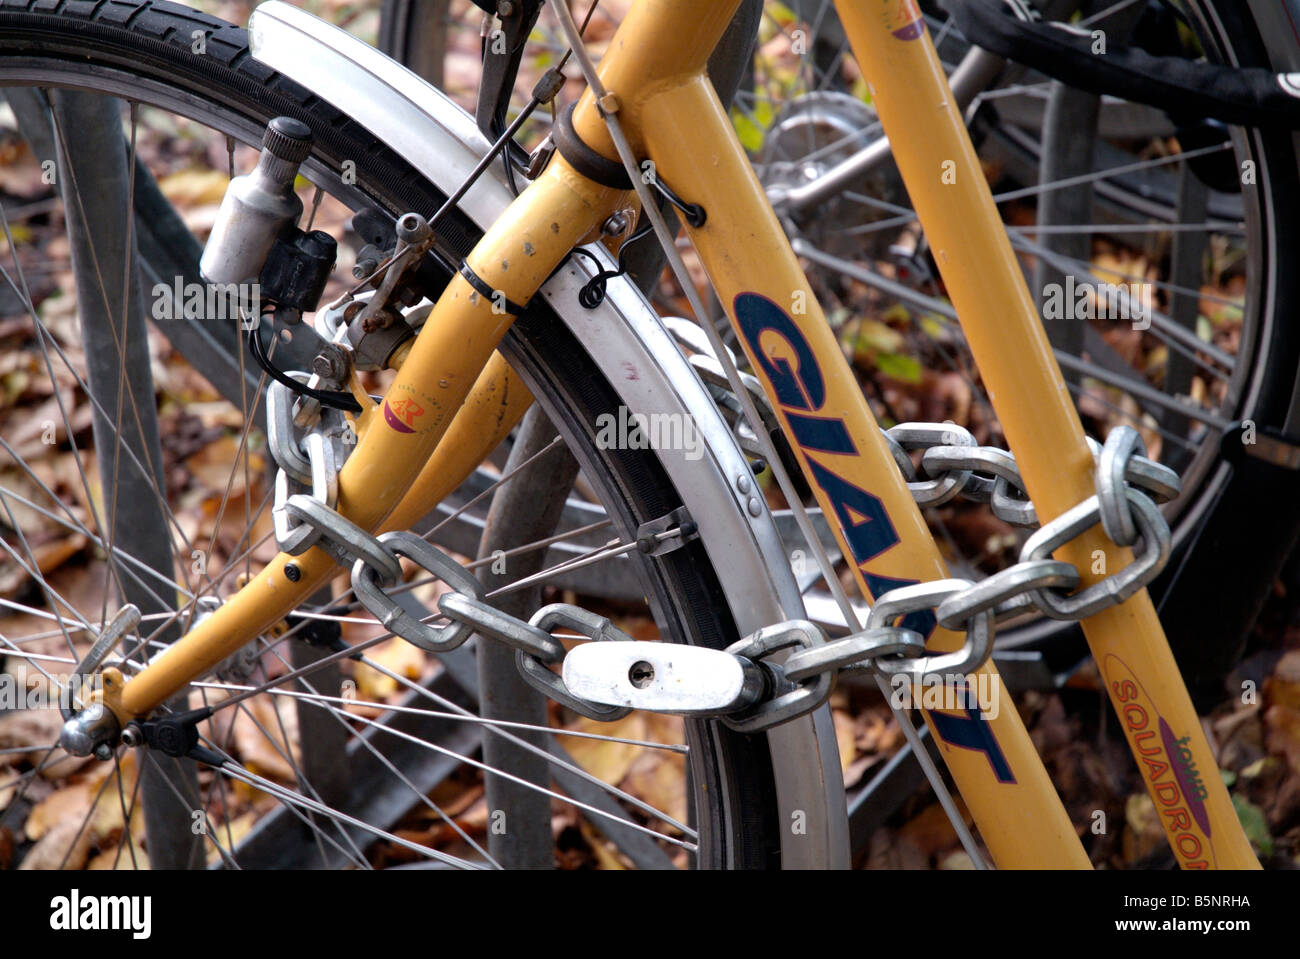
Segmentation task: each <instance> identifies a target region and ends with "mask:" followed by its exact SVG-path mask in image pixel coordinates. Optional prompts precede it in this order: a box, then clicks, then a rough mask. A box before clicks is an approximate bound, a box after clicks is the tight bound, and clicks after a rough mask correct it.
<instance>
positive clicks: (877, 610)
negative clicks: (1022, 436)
mask: <svg viewBox="0 0 1300 959" xmlns="http://www.w3.org/2000/svg"><path fill="white" fill-rule="evenodd" d="M1135 432H1136V431H1132V430H1131V428H1129V427H1120V428H1117V429H1116V430H1113V431H1112V432H1111V435H1110V437H1109V438H1108V439H1107V442H1106V445H1105V446H1104V447H1100V448H1098V449H1096V450H1095V452H1096V456H1097V461H1098V468H1097V489H1098V492H1097V494H1096V495H1094V496H1091V497H1089V498H1088V499H1087V500H1085V501H1084V502H1082V503H1080V504H1079V505H1078V506H1076V507H1074V508H1073V509H1071V510H1068V511H1067V512H1066V513H1064V514H1062V515H1061V516H1059V517H1057V518H1056V519H1055V520H1053V521H1051V522H1050V523H1048V524H1046V525H1045V526H1043V527H1042V528H1041V529H1039V530H1038V532H1036V533H1034V534H1033V535H1032V536H1030V537H1029V539H1028V540H1026V542H1025V544H1024V547H1023V549H1022V550H1021V555H1020V562H1018V563H1016V564H1015V565H1014V566H1011V567H1009V568H1007V569H1004V570H1002V571H1001V572H999V573H996V574H994V575H992V576H989V577H987V578H986V579H984V580H982V581H981V582H979V583H972V582H970V581H969V580H964V579H948V580H940V581H937V582H929V583H918V584H914V585H910V586H904V587H900V588H898V589H894V590H890V591H889V592H887V593H885V594H883V595H882V596H880V597H878V598H877V599H876V602H875V605H874V606H873V607H872V609H871V614H870V616H869V617H868V620H867V623H866V628H865V629H863V630H861V631H859V632H855V633H853V634H852V635H849V636H845V637H842V638H839V639H835V640H828V639H827V637H826V635H825V633H823V632H822V631H821V629H820V628H818V627H817V626H815V625H813V624H812V623H809V622H806V621H804V620H790V621H787V622H782V623H776V624H773V625H771V626H767V627H764V628H763V629H760V630H758V631H757V632H755V633H753V634H752V635H750V636H747V637H745V638H744V639H742V640H740V641H739V642H737V643H734V644H732V645H731V646H729V647H727V648H726V649H724V650H717V649H708V648H702V647H692V646H682V645H677V644H670V643H658V642H640V641H636V640H633V639H631V637H629V636H627V635H626V634H625V633H624V632H622V631H621V630H620V629H618V628H617V627H616V626H614V625H613V624H612V623H611V622H610V621H609V620H608V619H606V618H604V617H601V616H598V615H597V614H595V613H592V612H590V611H589V610H586V609H583V608H582V607H579V606H573V605H570V604H565V603H556V604H552V605H549V606H545V607H543V608H542V609H540V610H538V611H537V613H536V614H534V616H533V617H532V618H531V619H530V620H529V621H527V622H525V621H524V620H521V619H518V618H516V617H514V616H510V615H508V614H506V613H503V612H501V611H500V610H498V609H496V608H495V607H493V606H492V605H491V604H490V603H489V602H488V601H487V599H486V598H485V596H484V591H483V587H482V585H481V584H480V583H479V582H478V580H477V579H476V578H475V577H474V576H473V575H471V574H470V572H469V571H468V570H466V569H465V567H464V566H462V565H461V564H460V563H458V562H457V561H456V560H454V559H452V558H451V557H450V556H448V555H447V554H446V553H444V552H443V551H442V550H440V549H438V548H437V547H436V546H433V545H431V544H430V543H428V542H426V541H425V540H423V539H421V538H420V537H419V536H417V535H415V534H414V533H410V532H390V533H385V534H383V535H381V536H378V537H376V536H371V535H370V534H369V533H367V532H365V531H364V530H362V529H361V528H360V527H358V526H356V525H355V524H353V523H351V522H349V521H348V520H346V519H344V518H343V517H342V516H340V515H339V514H338V513H337V512H336V511H335V510H334V509H333V508H332V507H330V506H329V505H328V504H327V503H325V502H323V501H322V500H321V499H320V498H319V497H316V496H308V495H305V494H301V493H300V494H295V495H291V496H289V497H287V498H286V499H285V500H284V502H283V504H282V507H278V508H282V510H283V512H284V513H285V514H286V516H287V518H288V520H289V521H291V522H292V523H293V524H294V530H295V535H296V536H301V537H302V542H304V543H307V542H310V543H312V544H314V545H316V546H318V547H319V548H321V549H324V550H326V551H327V552H329V553H330V555H332V556H334V557H335V558H336V559H338V560H340V561H341V562H345V563H351V564H352V587H353V590H354V591H355V593H356V596H357V598H358V600H359V601H360V602H361V604H362V605H363V606H364V607H365V608H366V609H367V610H368V611H369V612H370V613H371V614H372V615H374V616H375V617H376V619H378V620H379V622H380V623H381V624H382V625H383V626H384V628H385V629H388V630H390V631H391V632H393V633H394V634H396V635H398V636H401V637H402V638H403V639H406V640H407V641H409V642H411V643H413V644H414V645H416V646H418V647H419V648H421V649H424V650H427V651H429V652H433V653H443V652H447V651H449V650H452V649H455V648H457V647H459V646H460V645H462V644H464V643H465V642H466V641H467V640H468V639H469V638H470V636H472V635H474V634H476V633H477V634H478V635H480V636H483V637H486V638H488V639H490V640H493V641H496V642H501V643H504V644H506V645H508V646H510V647H511V648H513V649H514V650H515V653H516V662H517V664H518V667H519V670H520V673H521V675H522V676H523V677H524V679H525V680H526V681H527V682H528V683H529V684H530V685H531V686H533V687H534V688H536V689H538V690H539V691H540V692H542V693H544V694H545V695H546V696H548V697H550V698H551V699H553V700H555V701H556V702H558V703H560V704H561V705H564V706H566V707H568V708H569V709H572V710H573V711H574V712H577V713H579V714H580V715H583V716H586V717H588V718H591V719H596V720H601V721H606V722H608V721H613V720H616V719H620V718H622V717H623V716H626V715H627V714H628V712H630V711H631V710H632V709H645V710H650V711H657V712H667V713H674V714H679V715H687V716H702V717H709V718H716V719H719V720H721V721H722V722H724V723H725V724H727V725H728V726H730V727H732V728H733V729H736V730H738V731H740V732H746V733H754V732H761V731H763V730H766V729H770V728H772V727H773V726H777V725H780V724H781V723H784V722H788V721H790V720H792V719H794V718H796V717H798V716H801V715H804V714H806V713H808V712H810V711H812V710H813V709H816V708H817V707H818V706H820V705H821V704H822V703H824V702H825V701H826V699H827V697H828V696H829V695H830V692H831V689H832V687H833V684H834V679H835V676H836V675H837V674H838V672H839V671H841V670H847V669H873V670H876V671H877V672H878V673H879V674H881V675H882V676H885V677H890V678H901V679H903V680H910V681H914V682H919V681H922V680H924V679H926V678H927V677H933V676H943V677H945V679H946V680H948V681H953V680H956V679H958V678H960V677H964V676H966V675H969V674H970V673H972V672H974V671H975V670H977V669H979V668H980V667H981V666H982V665H983V664H984V663H985V662H986V661H987V660H988V658H989V656H990V654H991V653H992V649H993V640H994V636H995V634H996V630H997V624H998V623H999V622H1002V621H1004V620H1006V619H1007V618H1009V617H1013V616H1018V615H1021V614H1023V613H1026V612H1030V611H1033V610H1037V611H1039V612H1041V613H1043V614H1044V615H1047V616H1050V617H1053V618H1058V619H1082V618H1085V617H1087V616H1091V615H1093V614H1094V613H1096V612H1097V611H1098V610H1100V609H1104V608H1105V607H1107V606H1111V605H1115V604H1118V603H1121V602H1123V601H1124V600H1126V599H1128V598H1129V597H1130V596H1132V595H1133V594H1134V593H1135V592H1137V591H1138V590H1139V589H1141V588H1142V587H1143V586H1145V585H1146V584H1147V583H1148V582H1150V580H1151V579H1152V578H1153V577H1154V576H1155V575H1156V574H1158V573H1159V571H1160V569H1161V568H1163V566H1164V563H1165V562H1166V560H1167V559H1168V555H1169V545H1170V538H1171V537H1170V532H1169V527H1168V524H1167V523H1166V522H1165V520H1164V517H1163V516H1162V515H1161V513H1160V511H1159V510H1158V509H1157V508H1156V505H1155V502H1153V498H1154V499H1167V498H1170V497H1172V496H1175V495H1177V493H1178V488H1179V481H1178V477H1177V474H1175V473H1174V472H1173V471H1172V470H1169V469H1168V468H1166V467H1163V466H1160V465H1159V464H1156V463H1153V462H1151V461H1150V460H1148V459H1146V458H1145V456H1143V455H1142V453H1143V452H1144V450H1143V447H1142V444H1141V439H1140V438H1136V439H1135V437H1134V435H1130V434H1131V433H1135ZM312 435H315V434H312V433H309V434H308V435H307V437H306V439H307V440H308V441H310V440H311V437H312ZM885 435H886V438H887V440H888V442H889V444H890V449H891V450H892V451H893V452H894V458H895V460H896V461H897V463H898V465H899V468H900V470H902V472H903V475H904V477H905V478H906V479H907V480H908V485H909V486H910V487H911V488H912V490H913V493H914V495H915V496H916V498H917V501H918V503H921V504H923V505H939V504H942V503H947V502H949V501H951V500H952V499H953V498H955V497H956V496H959V495H964V496H967V497H968V498H971V499H975V500H977V501H981V502H988V503H990V504H991V505H994V504H998V503H999V502H1000V503H1002V504H1003V513H1004V515H1005V516H1013V517H1015V518H1017V519H1019V520H1021V521H1022V522H1021V523H1020V524H1019V525H1028V522H1027V520H1028V518H1029V517H1031V516H1032V515H1033V504H1032V503H1030V502H1029V501H1028V500H1027V499H1025V498H1024V486H1023V484H1022V483H1021V482H1020V476H1019V472H1018V470H1017V468H1016V464H1015V459H1014V457H1012V456H1011V454H1010V453H1007V452H1005V451H1003V450H998V449H994V448H992V447H981V446H978V445H976V443H975V441H974V438H973V437H972V436H971V435H970V433H969V432H968V431H966V430H963V429H961V428H960V427H957V426H954V425H952V424H945V423H938V424H920V423H907V424H902V425H901V426H896V427H894V428H892V429H890V430H887V431H885ZM318 446H319V444H318V443H309V445H308V446H307V451H308V454H307V460H308V461H309V462H310V461H311V460H312V456H313V454H312V450H314V449H317V448H318ZM912 452H920V453H921V457H920V459H921V469H920V472H921V473H923V474H924V475H923V476H918V475H917V474H918V471H917V469H916V467H915V466H914V465H913V463H912V460H911V456H910V454H911V453H912ZM282 475H283V473H282ZM1098 523H1102V524H1103V525H1104V526H1106V527H1107V529H1108V532H1109V529H1110V528H1112V527H1113V528H1114V529H1115V530H1116V532H1117V533H1118V534H1119V535H1120V536H1125V537H1126V536H1127V535H1128V534H1127V532H1126V529H1127V528H1128V527H1126V525H1125V524H1126V523H1130V524H1131V529H1132V531H1133V536H1132V539H1131V540H1130V543H1129V545H1132V544H1133V543H1137V542H1139V541H1140V543H1141V547H1142V548H1141V550H1140V551H1139V553H1138V555H1137V557H1136V558H1135V560H1134V561H1133V563H1131V564H1130V565H1129V566H1127V567H1126V568H1124V569H1123V570H1120V571H1119V572H1117V573H1114V574H1112V575H1110V576H1107V577H1106V578H1105V579H1103V580H1101V581H1099V582H1097V583H1094V584H1093V585H1091V586H1089V587H1087V588H1086V589H1083V590H1081V591H1078V592H1075V590H1077V589H1078V586H1079V584H1080V581H1081V577H1080V574H1079V571H1078V570H1077V569H1076V568H1075V567H1074V566H1072V565H1071V564H1069V563H1066V562H1063V561H1060V560H1055V559H1052V558H1051V556H1052V553H1054V552H1055V551H1056V550H1057V549H1059V548H1060V547H1061V546H1063V545H1064V544H1065V543H1067V542H1069V541H1070V540H1072V539H1074V538H1075V537H1077V536H1079V535H1080V534H1081V533H1083V532H1084V531H1086V530H1087V529H1089V528H1090V527H1092V526H1094V525H1096V524H1098ZM302 548H303V549H305V548H306V547H305V546H303V547H302ZM402 557H404V558H406V559H409V560H411V561H412V562H413V563H415V565H416V566H418V567H419V568H420V569H421V570H422V571H423V572H424V573H426V574H428V575H430V576H433V577H435V578H437V579H438V580H440V581H442V582H443V583H444V584H446V585H447V586H449V587H450V588H451V591H450V592H447V593H444V594H443V595H442V596H441V597H440V598H439V600H438V610H439V612H440V613H441V614H442V615H443V616H445V617H446V618H447V619H448V620H449V623H448V624H446V625H442V626H434V625H430V624H428V623H425V622H423V621H421V620H419V619H417V618H416V617H415V616H413V615H412V614H411V613H410V612H408V611H407V610H406V609H404V608H402V607H401V606H400V605H398V604H397V603H396V602H395V601H394V600H393V599H392V597H391V596H390V595H389V592H388V590H389V589H391V588H392V587H393V586H395V585H396V584H397V583H398V582H399V581H400V580H401V578H402V573H401V564H400V558H402ZM928 610H933V611H934V616H935V619H936V621H937V622H938V623H939V625H941V626H943V627H944V628H945V629H949V630H953V631H956V632H962V633H964V634H965V641H964V642H963V644H962V646H961V648H960V649H958V650H955V651H953V652H947V653H942V654H927V652H926V649H925V639H924V637H923V636H922V635H921V634H920V633H918V632H917V631H915V630H914V629H911V628H908V627H907V626H905V625H903V623H905V622H906V621H907V620H908V618H909V617H911V616H913V615H914V614H918V613H924V612H926V611H928ZM557 629H563V630H566V636H565V638H566V639H572V638H578V639H580V640H582V641H583V642H581V643H580V644H579V645H577V646H575V647H574V648H573V649H571V650H569V651H568V652H567V653H566V652H565V647H564V646H563V645H562V644H561V643H560V641H559V640H558V639H556V637H555V635H554V632H555V630H557ZM573 634H576V637H574V635H573ZM557 665H558V666H560V672H559V673H558V674H557V673H556V672H555V671H554V670H553V669H552V667H553V666H557Z"/></svg>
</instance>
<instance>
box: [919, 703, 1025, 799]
mask: <svg viewBox="0 0 1300 959" xmlns="http://www.w3.org/2000/svg"><path fill="white" fill-rule="evenodd" d="M926 715H927V716H929V717H930V720H931V721H932V722H933V723H934V730H935V732H937V733H938V734H939V738H940V739H942V740H943V741H944V742H946V743H948V744H949V745H952V746H960V747H961V748H962V749H973V750H975V751H976V752H981V753H983V754H984V755H985V756H986V757H987V758H988V761H989V765H990V766H992V767H993V774H994V775H995V776H997V777H998V782H1000V783H1014V782H1015V781H1016V777H1015V776H1014V775H1013V774H1012V772H1011V764H1010V763H1008V762H1007V757H1006V756H1004V755H1003V754H1002V747H1001V746H999V745H998V741H997V739H996V738H994V736H993V727H992V726H990V725H989V724H988V723H987V722H985V721H984V714H983V713H982V712H980V711H979V709H970V708H968V709H967V710H966V715H965V717H962V716H954V715H952V714H951V713H941V712H938V711H936V710H931V711H929V712H927V713H926Z"/></svg>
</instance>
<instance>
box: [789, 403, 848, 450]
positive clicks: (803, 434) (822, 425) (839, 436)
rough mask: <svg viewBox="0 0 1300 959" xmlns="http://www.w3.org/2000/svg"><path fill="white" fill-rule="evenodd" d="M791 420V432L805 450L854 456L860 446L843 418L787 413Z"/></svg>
mask: <svg viewBox="0 0 1300 959" xmlns="http://www.w3.org/2000/svg"><path fill="white" fill-rule="evenodd" d="M785 415H786V417H787V418H788V419H789V420H790V432H791V433H793V434H794V438H795V442H797V443H798V444H799V445H800V446H801V447H803V449H804V451H805V452H807V451H808V450H818V451H820V452H822V453H841V454H843V455H845V456H853V455H855V454H856V453H857V452H858V448H857V447H856V446H854V445H853V439H852V438H851V437H850V436H849V431H848V428H847V427H846V426H845V425H844V421H843V420H830V419H826V418H825V417H823V416H804V415H802V414H800V413H786V414H785Z"/></svg>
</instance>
